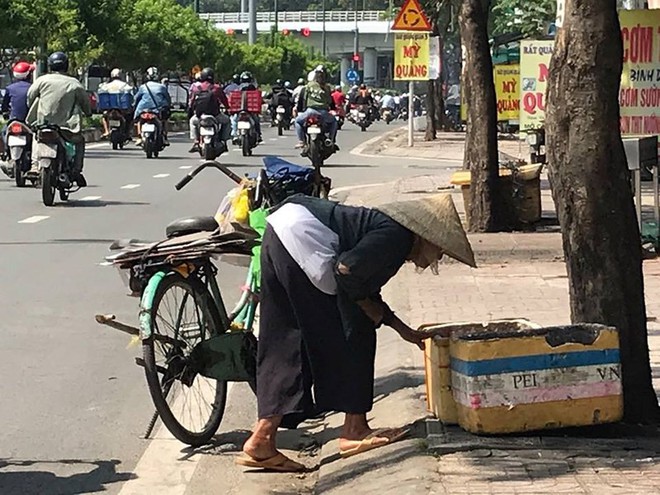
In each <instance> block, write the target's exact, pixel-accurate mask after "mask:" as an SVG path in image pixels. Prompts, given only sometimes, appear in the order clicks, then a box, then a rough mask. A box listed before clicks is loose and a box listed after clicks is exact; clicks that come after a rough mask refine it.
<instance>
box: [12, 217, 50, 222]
mask: <svg viewBox="0 0 660 495" xmlns="http://www.w3.org/2000/svg"><path fill="white" fill-rule="evenodd" d="M47 218H50V216H49V215H35V216H33V217H28V218H24V219H23V220H19V222H18V223H37V222H41V221H42V220H46V219H47Z"/></svg>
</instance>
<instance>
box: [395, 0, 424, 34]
mask: <svg viewBox="0 0 660 495" xmlns="http://www.w3.org/2000/svg"><path fill="white" fill-rule="evenodd" d="M392 30H393V31H431V23H430V22H429V19H428V17H426V14H425V13H424V9H422V6H421V5H420V4H419V1H418V0H406V3H404V4H403V7H401V10H400V11H399V13H398V15H397V16H396V19H394V24H392Z"/></svg>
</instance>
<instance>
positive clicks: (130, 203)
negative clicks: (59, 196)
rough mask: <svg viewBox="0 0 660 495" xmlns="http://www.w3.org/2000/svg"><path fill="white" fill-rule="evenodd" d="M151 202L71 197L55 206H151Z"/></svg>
mask: <svg viewBox="0 0 660 495" xmlns="http://www.w3.org/2000/svg"><path fill="white" fill-rule="evenodd" d="M149 205H151V203H147V202H145V201H112V200H109V201H106V200H103V199H95V200H93V201H81V200H79V199H78V200H77V199H70V200H69V201H67V202H65V203H55V204H54V205H53V206H54V207H55V208H102V207H105V206H149Z"/></svg>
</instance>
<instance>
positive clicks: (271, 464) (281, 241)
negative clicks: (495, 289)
mask: <svg viewBox="0 0 660 495" xmlns="http://www.w3.org/2000/svg"><path fill="white" fill-rule="evenodd" d="M444 254H446V255H447V256H450V257H453V258H455V259H457V260H459V261H461V262H463V263H466V264H468V265H470V266H475V262H474V255H473V253H472V249H471V248H470V244H469V242H468V240H467V236H466V235H465V232H464V230H463V227H462V226H461V222H460V219H459V218H458V214H457V213H456V209H455V207H454V204H453V202H452V200H451V197H450V196H448V195H438V196H432V197H427V198H424V199H419V200H412V201H405V202H398V203H391V204H387V205H383V206H380V207H378V208H377V209H367V208H357V207H352V206H344V205H340V204H337V203H334V202H331V201H326V200H321V199H316V198H311V197H306V196H294V197H292V198H290V199H289V200H288V201H286V202H285V203H284V204H283V205H282V206H280V207H279V208H278V209H277V210H276V211H275V212H274V213H272V214H271V215H270V216H269V217H268V226H267V228H266V232H265V234H264V237H263V244H262V254H261V263H262V281H261V301H262V302H261V327H260V332H259V351H258V358H257V404H258V417H259V420H258V422H257V425H256V426H255V428H254V431H253V433H252V435H251V436H250V438H249V439H248V440H247V441H246V442H245V445H244V446H243V455H242V456H240V457H238V458H237V460H236V462H237V463H238V464H240V465H242V466H247V467H251V468H264V469H268V470H274V471H282V472H295V471H302V470H304V469H305V467H304V466H303V465H302V464H299V463H297V462H295V461H293V460H291V459H289V458H287V457H286V456H284V454H282V453H280V452H279V451H278V450H277V448H276V434H277V429H278V427H280V426H281V427H285V428H296V427H297V425H298V424H299V423H300V422H301V421H304V420H305V419H307V418H310V417H313V416H316V415H318V414H319V413H322V412H326V411H341V412H344V413H345V414H346V418H345V421H344V425H343V428H342V431H341V435H340V441H339V448H340V453H341V455H342V456H343V457H347V456H351V455H355V454H359V453H361V452H365V451H367V450H370V449H373V448H377V447H380V446H382V445H386V444H388V443H391V442H393V441H396V440H398V439H399V438H401V437H402V436H403V435H404V434H405V431H404V430H401V429H388V430H379V431H373V430H372V429H371V428H369V425H368V423H367V412H369V411H370V410H371V408H372V405H373V385H374V359H375V354H376V331H375V330H376V329H377V328H378V327H380V326H381V325H387V326H389V327H391V328H393V329H394V330H395V331H396V332H398V333H399V335H400V336H401V337H402V338H403V339H404V340H406V341H408V342H410V343H413V344H416V345H418V346H420V347H423V345H422V340H423V335H422V334H420V333H419V332H417V331H415V330H413V329H412V328H409V327H408V326H407V325H406V324H405V323H403V322H402V321H401V320H400V319H399V318H398V317H397V316H396V315H395V314H394V313H393V312H392V310H391V309H390V308H389V307H388V306H387V304H385V302H383V300H382V298H381V296H380V290H381V288H382V287H383V286H384V285H385V284H386V283H387V281H388V280H389V279H390V278H391V277H393V276H394V274H396V272H397V271H398V270H399V269H400V268H401V266H402V265H403V264H404V263H405V262H406V261H410V262H412V263H414V264H415V265H416V266H417V267H418V268H420V269H426V268H429V267H431V269H432V270H433V271H434V272H436V271H437V262H438V260H440V259H441V258H442V256H443V255H444ZM312 388H313V392H314V393H313V395H312Z"/></svg>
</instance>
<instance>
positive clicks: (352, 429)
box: [339, 414, 390, 451]
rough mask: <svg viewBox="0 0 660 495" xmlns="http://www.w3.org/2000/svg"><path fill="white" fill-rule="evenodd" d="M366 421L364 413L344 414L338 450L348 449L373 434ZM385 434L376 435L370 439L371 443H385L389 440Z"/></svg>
mask: <svg viewBox="0 0 660 495" xmlns="http://www.w3.org/2000/svg"><path fill="white" fill-rule="evenodd" d="M374 431H375V430H372V429H371V428H370V427H369V423H367V415H366V414H346V419H345V421H344V426H343V427H342V432H341V436H340V437H339V450H342V451H344V450H350V449H353V448H355V447H357V446H358V445H359V444H360V442H361V441H362V440H364V439H365V438H367V437H368V436H369V435H371V434H373V433H374ZM389 441H390V440H389V438H388V437H387V436H383V437H381V436H377V437H375V438H374V439H373V440H372V443H373V445H385V444H387V443H388V442H389Z"/></svg>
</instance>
